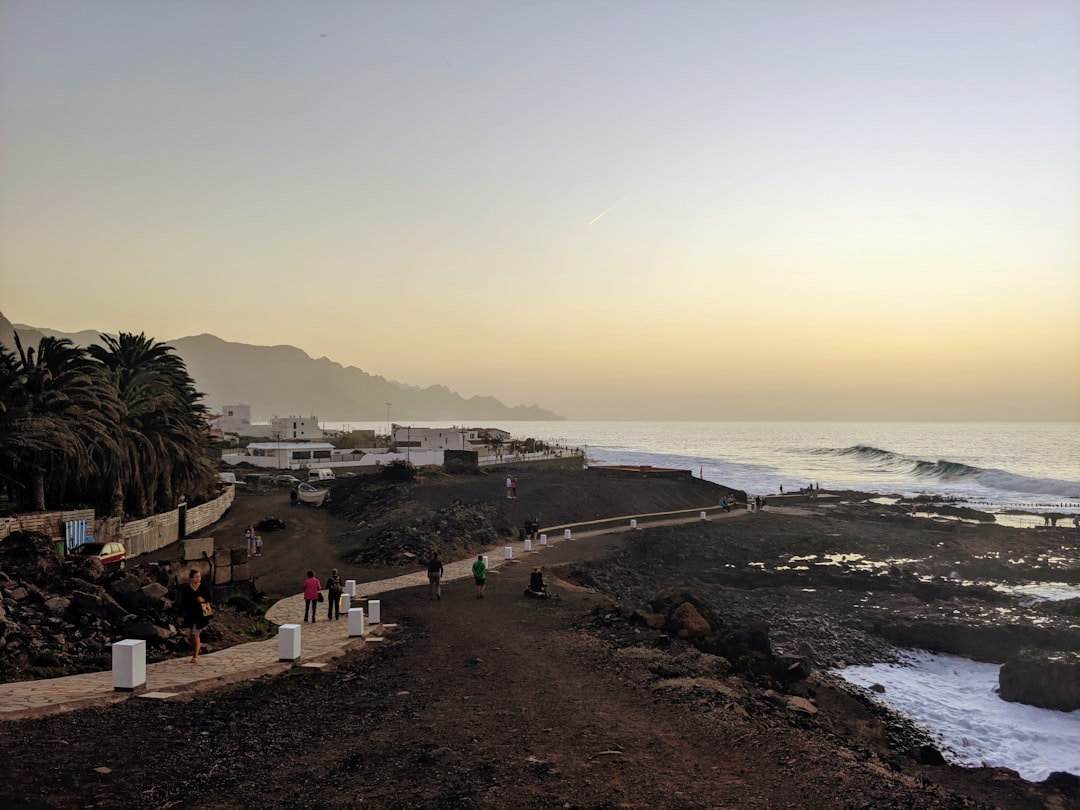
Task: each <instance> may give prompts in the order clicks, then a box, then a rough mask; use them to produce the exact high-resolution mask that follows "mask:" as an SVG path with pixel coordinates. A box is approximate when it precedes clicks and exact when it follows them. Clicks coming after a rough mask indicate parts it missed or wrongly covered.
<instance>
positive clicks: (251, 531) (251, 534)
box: [244, 524, 255, 557]
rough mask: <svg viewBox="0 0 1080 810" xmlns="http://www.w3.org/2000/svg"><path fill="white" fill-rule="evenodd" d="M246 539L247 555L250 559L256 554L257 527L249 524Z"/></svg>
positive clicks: (245, 533)
mask: <svg viewBox="0 0 1080 810" xmlns="http://www.w3.org/2000/svg"><path fill="white" fill-rule="evenodd" d="M244 537H245V538H246V539H247V555H248V556H249V557H250V556H251V555H252V554H254V553H255V526H253V525H251V524H248V527H247V530H246V531H245V532H244Z"/></svg>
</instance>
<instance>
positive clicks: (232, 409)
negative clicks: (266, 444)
mask: <svg viewBox="0 0 1080 810" xmlns="http://www.w3.org/2000/svg"><path fill="white" fill-rule="evenodd" d="M210 419H211V427H215V428H217V429H218V430H220V431H221V433H222V435H225V434H227V433H232V434H234V435H236V436H265V437H266V438H268V439H269V438H270V425H253V424H251V406H250V405H244V404H243V403H241V404H239V405H223V406H221V413H220V414H218V415H215V416H211V417H210Z"/></svg>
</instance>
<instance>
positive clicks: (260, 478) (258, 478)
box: [244, 473, 274, 487]
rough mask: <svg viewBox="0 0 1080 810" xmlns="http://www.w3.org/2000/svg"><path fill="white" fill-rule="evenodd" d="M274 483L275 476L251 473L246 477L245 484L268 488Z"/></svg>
mask: <svg viewBox="0 0 1080 810" xmlns="http://www.w3.org/2000/svg"><path fill="white" fill-rule="evenodd" d="M273 482H274V476H272V475H269V474H268V473H249V474H248V475H245V476H244V483H245V484H250V485H251V486H253V487H260V486H268V485H269V484H272V483H273Z"/></svg>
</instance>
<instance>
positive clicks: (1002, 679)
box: [998, 650, 1080, 712]
mask: <svg viewBox="0 0 1080 810" xmlns="http://www.w3.org/2000/svg"><path fill="white" fill-rule="evenodd" d="M998 685H999V687H1000V690H1001V691H1000V694H1001V698H1002V700H1008V701H1010V702H1011V703H1026V704H1028V705H1030V706H1039V707H1040V708H1043V709H1055V710H1057V711H1061V712H1071V711H1073V710H1074V709H1080V653H1075V652H1071V653H1047V652H1041V651H1038V652H1036V651H1030V650H1025V651H1023V652H1022V653H1021V654H1020V656H1018V657H1017V658H1016V659H1015V660H1013V661H1009V662H1008V663H1006V664H1005V665H1003V666H1002V667H1001V670H1000V672H999V673H998Z"/></svg>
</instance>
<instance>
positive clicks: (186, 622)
mask: <svg viewBox="0 0 1080 810" xmlns="http://www.w3.org/2000/svg"><path fill="white" fill-rule="evenodd" d="M212 601H213V599H212V595H211V593H210V588H208V587H207V586H206V585H203V584H202V574H201V573H199V572H198V571H197V570H195V569H194V568H192V569H191V572H190V573H189V574H188V583H187V585H185V586H183V587H182V588H181V589H180V626H181V627H182V628H183V630H184V635H186V636H187V638H188V642H190V644H191V646H192V648H193V649H194V650H195V653H194V655H192V656H191V663H193V664H197V663H199V648H200V646H201V641H200V639H199V636H200V634H201V633H202V631H203V630H204V629H205V628H206V626H207V625H208V624H210V617H211V616H212V615H213V614H214V609H213V607H212Z"/></svg>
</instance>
